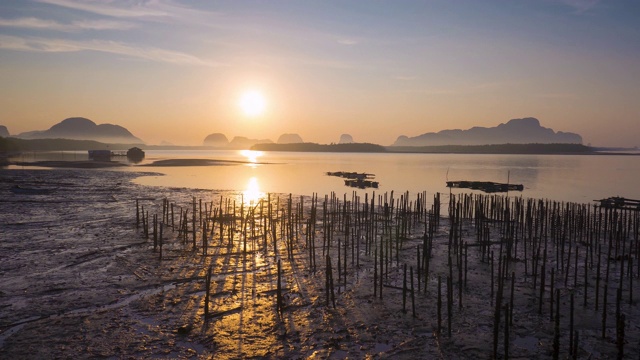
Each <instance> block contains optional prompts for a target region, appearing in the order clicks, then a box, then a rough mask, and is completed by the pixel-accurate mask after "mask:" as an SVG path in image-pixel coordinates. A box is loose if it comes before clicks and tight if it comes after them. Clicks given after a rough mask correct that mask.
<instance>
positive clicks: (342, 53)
mask: <svg viewBox="0 0 640 360" xmlns="http://www.w3.org/2000/svg"><path fill="white" fill-rule="evenodd" d="M638 8H639V5H636V3H635V2H632V1H619V2H615V3H611V2H598V1H594V0H589V1H586V0H584V1H580V0H544V1H533V0H531V1H519V2H504V1H486V2H484V1H483V2H477V1H470V0H467V1H456V2H450V1H444V0H442V1H435V0H434V1H426V2H425V1H421V2H406V3H404V6H402V7H400V6H395V4H392V3H391V2H368V1H367V2H364V1H362V2H359V1H356V2H333V1H327V2H320V3H319V2H307V1H300V2H282V1H270V2H260V1H255V2H254V1H249V2H235V1H223V2H215V3H212V4H209V3H208V2H207V3H194V2H186V1H185V2H178V1H153V2H144V1H143V2H139V3H136V4H135V5H130V3H129V2H118V1H116V2H109V3H107V2H85V1H74V0H39V1H25V2H18V3H10V4H4V3H3V4H2V5H0V14H2V15H0V81H1V83H2V84H3V86H2V87H1V89H0V108H1V109H2V118H0V124H1V125H5V126H7V127H8V129H9V131H10V132H11V134H18V133H20V132H25V131H31V130H45V129H48V128H49V127H51V126H52V125H54V124H56V123H58V122H60V121H61V120H63V119H65V118H68V117H74V116H82V117H86V118H89V119H91V120H93V121H94V122H96V123H98V124H101V123H112V124H117V125H121V126H124V127H126V128H127V129H129V130H130V131H131V132H132V133H133V134H134V135H136V136H137V137H139V138H141V139H143V140H144V141H146V142H147V143H149V144H158V143H160V142H161V141H167V142H170V143H173V144H180V145H200V144H201V143H202V140H203V139H204V138H205V137H206V135H208V134H211V133H215V132H220V133H224V134H225V135H226V136H227V137H228V138H229V139H231V138H232V137H234V136H246V137H250V138H258V139H264V138H269V139H271V140H274V141H275V140H277V138H278V137H279V136H280V135H281V134H283V133H298V134H299V135H300V136H301V137H302V138H303V139H304V140H305V141H308V142H320V143H330V142H337V141H338V140H339V137H340V134H342V133H348V134H351V135H352V136H353V137H354V140H355V141H357V142H373V143H379V144H383V145H389V144H391V143H393V142H394V141H395V139H396V138H397V137H398V136H400V135H407V136H417V135H419V134H422V133H426V132H437V131H440V130H444V129H454V128H459V129H467V128H470V127H472V126H485V127H490V126H496V125H498V124H500V123H504V122H507V121H508V120H510V119H512V118H522V117H536V118H538V119H539V120H540V122H541V124H542V126H545V127H550V128H552V129H554V130H556V131H570V132H576V133H578V134H580V135H582V137H583V139H584V143H585V144H589V143H590V144H592V145H596V146H640V125H638V124H639V123H640V122H639V120H640V119H639V116H640V101H638V100H637V95H638V94H639V93H640V66H638V64H640V47H638V45H637V44H640V26H639V25H638V24H637V23H638V22H637V21H636V20H637V19H638V18H639V16H638V15H640V11H639V9H638ZM249 90H254V91H258V92H260V93H261V94H262V95H263V97H264V98H265V102H266V104H265V109H264V112H263V113H261V114H259V115H258V116H253V117H251V116H247V115H246V114H244V113H243V111H242V109H241V108H240V106H239V104H238V103H239V99H240V97H241V96H242V94H243V93H245V92H247V91H249Z"/></svg>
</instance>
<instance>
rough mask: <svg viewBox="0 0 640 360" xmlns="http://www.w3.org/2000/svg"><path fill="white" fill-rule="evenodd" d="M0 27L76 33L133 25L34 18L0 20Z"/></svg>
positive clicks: (104, 21) (128, 27) (123, 27)
mask: <svg viewBox="0 0 640 360" xmlns="http://www.w3.org/2000/svg"><path fill="white" fill-rule="evenodd" d="M0 27H15V28H21V29H36V30H53V31H63V32H76V31H82V30H128V29H131V28H133V27H134V25H133V24H130V23H126V22H121V21H113V20H81V21H74V22H71V23H69V24H63V23H59V22H57V21H53V20H45V19H38V18H34V17H26V18H17V19H0Z"/></svg>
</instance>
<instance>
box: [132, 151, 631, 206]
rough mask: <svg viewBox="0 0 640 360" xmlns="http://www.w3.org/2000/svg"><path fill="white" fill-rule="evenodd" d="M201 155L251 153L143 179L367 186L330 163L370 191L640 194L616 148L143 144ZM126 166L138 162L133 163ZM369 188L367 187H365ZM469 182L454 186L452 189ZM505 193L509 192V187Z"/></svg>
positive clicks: (314, 187)
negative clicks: (371, 182)
mask: <svg viewBox="0 0 640 360" xmlns="http://www.w3.org/2000/svg"><path fill="white" fill-rule="evenodd" d="M176 158H206V159H224V160H243V161H251V162H253V164H251V165H239V166H238V165H233V166H208V167H148V168H147V167H145V169H146V170H152V171H157V172H160V173H163V174H166V175H165V176H147V177H141V178H138V179H137V180H136V181H137V182H138V183H140V184H145V185H154V186H155V185H157V186H171V187H187V188H205V189H217V190H241V191H245V192H246V193H247V194H249V193H254V194H255V193H260V192H278V193H292V194H300V195H311V194H313V193H318V194H320V195H324V194H330V193H331V192H335V193H337V194H338V195H342V194H345V193H346V194H348V195H350V194H351V193H352V192H353V191H357V192H358V193H359V194H361V195H362V194H364V193H365V190H359V189H353V188H349V187H346V186H345V185H344V181H343V179H341V178H338V177H332V176H327V175H326V172H328V171H355V172H366V173H372V174H375V180H376V181H379V183H380V187H379V188H378V189H377V190H375V191H376V193H378V194H379V193H383V192H390V191H394V192H395V193H396V194H397V193H403V192H405V191H409V193H410V194H412V195H415V194H417V193H420V192H422V191H426V192H427V193H428V194H434V193H436V192H440V193H446V194H448V193H449V189H448V188H447V187H446V181H447V180H452V181H455V180H478V181H495V182H505V183H506V182H509V183H514V184H523V185H524V191H522V192H513V193H512V194H513V195H515V196H523V197H531V198H548V199H553V200H559V201H572V202H581V203H590V202H592V201H593V200H594V199H601V198H606V197H610V196H624V197H627V198H633V199H640V186H638V179H640V157H638V156H620V155H597V156H594V155H591V156H585V155H575V156H574V155H460V154H359V153H294V152H247V151H244V152H241V151H148V152H147V158H146V159H145V163H150V162H152V161H154V160H161V159H176ZM132 169H139V167H134V168H132ZM366 191H367V192H369V193H371V192H373V189H369V190H366ZM469 191H471V190H464V189H453V192H454V193H459V192H469ZM510 194H511V193H510Z"/></svg>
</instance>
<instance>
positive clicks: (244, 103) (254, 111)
mask: <svg viewBox="0 0 640 360" xmlns="http://www.w3.org/2000/svg"><path fill="white" fill-rule="evenodd" d="M238 104H239V105H240V109H241V110H242V112H243V113H244V114H245V115H247V116H250V117H255V116H258V115H262V113H264V110H265V108H266V106H267V101H266V100H265V98H264V96H263V95H262V93H260V92H259V91H256V90H250V91H247V92H245V93H243V94H242V96H241V97H240V101H239V102H238Z"/></svg>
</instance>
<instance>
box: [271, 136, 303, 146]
mask: <svg viewBox="0 0 640 360" xmlns="http://www.w3.org/2000/svg"><path fill="white" fill-rule="evenodd" d="M303 142H304V141H302V137H300V135H298V134H282V135H280V137H279V138H278V142H277V143H278V144H299V143H303Z"/></svg>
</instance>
